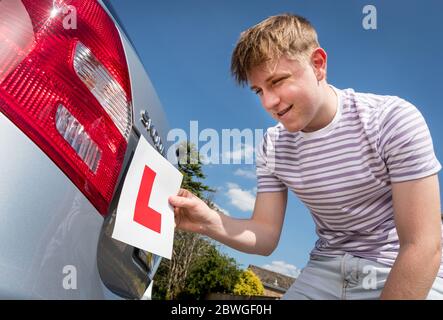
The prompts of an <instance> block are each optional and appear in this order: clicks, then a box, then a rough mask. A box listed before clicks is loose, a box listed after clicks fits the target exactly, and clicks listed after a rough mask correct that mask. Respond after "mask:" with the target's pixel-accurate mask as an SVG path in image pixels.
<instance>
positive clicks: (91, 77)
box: [0, 0, 132, 215]
mask: <svg viewBox="0 0 443 320" xmlns="http://www.w3.org/2000/svg"><path fill="white" fill-rule="evenodd" d="M68 6H69V7H68ZM63 9H65V10H63ZM67 14H69V15H71V16H70V17H67ZM67 18H69V19H73V18H75V19H76V23H75V25H76V28H75V29H70V28H66V25H67V24H66V19H67ZM68 22H69V21H68ZM68 26H69V24H68ZM0 111H1V112H3V113H4V114H5V115H6V116H7V117H8V118H9V119H10V120H11V121H12V122H14V123H15V124H16V125H17V127H19V128H20V129H21V130H22V131H23V132H24V133H25V134H26V135H27V136H28V137H29V138H30V139H32V141H34V142H35V143H36V144H37V145H38V146H39V147H40V148H41V149H42V150H43V151H44V152H45V153H46V154H47V155H48V156H49V157H50V158H51V159H52V160H53V161H54V162H55V163H56V164H57V165H58V166H59V167H60V169H61V170H62V171H63V172H64V173H65V174H66V175H67V176H68V177H69V178H70V179H71V180H72V181H73V183H74V184H75V185H76V186H77V187H78V188H79V189H80V190H81V191H82V192H83V193H84V194H85V196H86V197H87V198H88V199H89V200H90V201H91V203H92V204H93V205H94V206H95V207H96V208H97V210H98V211H99V212H100V213H101V214H102V215H106V214H107V211H108V208H109V204H110V202H111V199H112V196H113V193H114V189H115V187H116V183H117V179H118V176H119V173H120V170H121V167H122V163H123V158H124V154H125V151H126V147H127V140H128V137H129V133H130V130H131V125H132V106H131V92H130V83H129V74H128V67H127V65H126V59H125V55H124V51H123V47H122V44H121V40H120V37H119V34H118V31H117V29H116V27H115V25H114V23H113V21H112V20H111V18H110V17H109V16H108V15H107V13H106V12H105V11H104V10H103V8H102V7H101V6H100V4H99V3H97V1H94V0H77V1H76V0H72V1H61V0H59V1H53V0H39V1H34V0H23V1H19V0H14V1H0ZM29 161H32V159H29ZM43 183H44V182H42V184H43Z"/></svg>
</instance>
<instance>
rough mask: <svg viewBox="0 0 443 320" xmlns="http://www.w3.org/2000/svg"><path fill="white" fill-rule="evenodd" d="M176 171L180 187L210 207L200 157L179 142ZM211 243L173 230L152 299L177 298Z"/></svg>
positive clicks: (156, 277) (209, 190) (199, 237)
mask: <svg viewBox="0 0 443 320" xmlns="http://www.w3.org/2000/svg"><path fill="white" fill-rule="evenodd" d="M176 154H177V159H178V160H179V161H178V169H179V170H180V172H181V173H182V174H183V182H182V185H181V187H182V188H184V189H187V190H189V191H191V192H192V193H193V194H195V195H196V196H198V197H199V198H201V199H202V200H204V201H205V202H206V203H207V204H208V205H209V206H210V207H213V204H212V202H211V201H210V200H209V199H210V194H211V193H213V192H214V190H213V189H211V188H210V187H209V186H207V185H205V184H204V183H203V182H202V181H200V180H202V179H204V178H205V177H206V176H205V175H204V173H203V170H202V164H201V160H200V156H199V154H198V152H197V151H196V148H195V146H193V145H191V144H189V143H182V144H180V145H179V147H178V148H177V150H176ZM209 247H210V244H209V242H208V241H206V240H204V239H203V238H202V237H201V236H200V235H198V234H195V233H189V232H184V231H180V230H176V232H175V234H174V247H173V252H172V258H171V260H167V259H162V262H161V263H160V266H159V269H158V271H157V273H156V276H155V278H154V288H153V298H154V299H176V298H177V297H178V295H179V294H180V292H181V291H183V289H184V287H185V281H186V278H187V276H188V274H189V270H190V269H191V268H192V265H193V264H194V263H195V262H196V261H198V260H199V258H200V257H201V256H204V255H205V254H206V252H207V250H209Z"/></svg>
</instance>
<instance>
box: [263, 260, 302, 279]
mask: <svg viewBox="0 0 443 320" xmlns="http://www.w3.org/2000/svg"><path fill="white" fill-rule="evenodd" d="M262 268H263V269H267V270H271V271H274V272H278V273H282V274H285V275H287V276H290V277H294V278H297V277H298V275H299V274H300V271H301V270H300V269H298V268H297V267H296V266H294V265H292V264H289V263H286V262H284V261H272V263H271V264H265V265H264V266H262Z"/></svg>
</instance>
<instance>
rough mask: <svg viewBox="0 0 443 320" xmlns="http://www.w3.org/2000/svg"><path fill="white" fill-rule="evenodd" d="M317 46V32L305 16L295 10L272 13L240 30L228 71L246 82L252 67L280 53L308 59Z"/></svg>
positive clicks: (239, 80) (275, 58) (277, 57)
mask: <svg viewBox="0 0 443 320" xmlns="http://www.w3.org/2000/svg"><path fill="white" fill-rule="evenodd" d="M319 46H320V44H319V42H318V38H317V32H316V31H315V29H314V27H313V26H312V25H311V23H310V22H309V21H308V20H306V19H305V18H303V17H300V16H297V15H294V14H281V15H277V16H272V17H269V18H267V19H265V20H263V21H262V22H260V23H259V24H257V25H255V26H253V27H251V28H249V29H247V30H246V31H244V32H242V33H241V34H240V39H239V40H238V42H237V45H236V46H235V49H234V51H233V53H232V58H231V73H232V76H233V77H234V79H235V80H236V82H237V83H238V84H240V85H245V84H247V82H248V78H247V73H248V72H249V71H251V69H252V68H253V67H256V66H259V65H261V64H262V63H265V62H268V61H273V60H277V59H279V58H280V57H282V56H283V55H287V56H288V57H289V58H293V59H307V58H308V57H309V56H310V54H311V53H312V51H313V50H314V49H315V48H317V47H319Z"/></svg>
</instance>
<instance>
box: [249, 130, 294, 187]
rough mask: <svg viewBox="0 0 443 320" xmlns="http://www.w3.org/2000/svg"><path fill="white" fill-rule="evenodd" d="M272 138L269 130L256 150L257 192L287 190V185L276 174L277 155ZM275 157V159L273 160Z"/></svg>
mask: <svg viewBox="0 0 443 320" xmlns="http://www.w3.org/2000/svg"><path fill="white" fill-rule="evenodd" d="M271 141H272V138H271V136H270V134H269V132H267V133H266V134H265V135H264V137H263V141H262V142H261V144H260V146H259V147H258V149H257V150H256V151H257V152H256V167H257V169H256V173H257V192H279V191H285V190H287V187H286V186H285V185H284V184H283V182H281V180H280V179H279V178H278V177H277V176H276V175H275V170H274V168H275V165H276V163H275V157H273V156H272V154H273V152H274V150H275V149H274V146H275V145H274V144H273V143H272V142H271ZM273 159H274V160H273Z"/></svg>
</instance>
